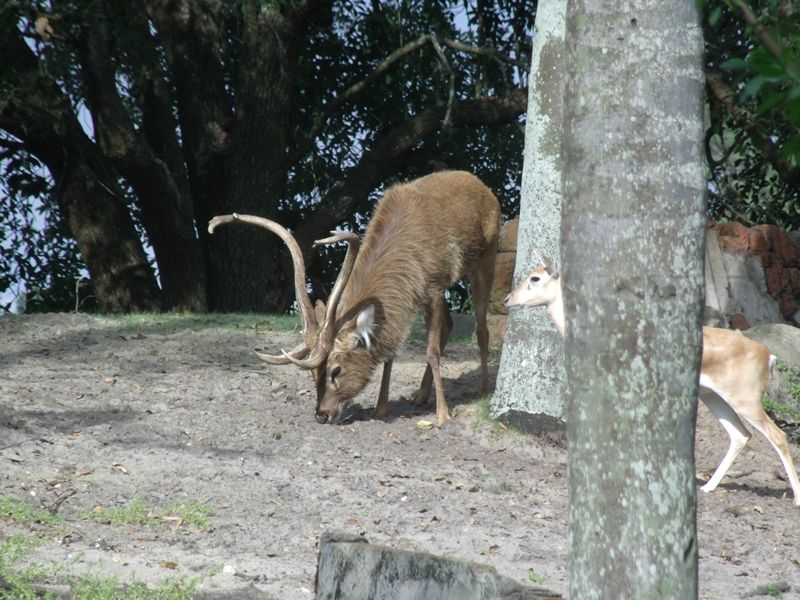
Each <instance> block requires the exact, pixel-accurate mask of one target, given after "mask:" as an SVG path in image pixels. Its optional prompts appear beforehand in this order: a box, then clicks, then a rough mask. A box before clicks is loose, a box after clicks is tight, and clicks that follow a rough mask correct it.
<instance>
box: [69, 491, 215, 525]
mask: <svg viewBox="0 0 800 600" xmlns="http://www.w3.org/2000/svg"><path fill="white" fill-rule="evenodd" d="M212 514H213V511H212V510H211V508H209V507H208V506H206V505H205V504H198V503H175V504H171V505H170V506H169V507H167V508H166V509H164V510H156V509H153V508H151V507H149V506H147V505H146V504H145V503H144V501H143V500H142V499H141V498H135V499H134V500H133V501H132V502H131V503H130V504H129V505H128V506H118V507H114V508H103V507H96V508H95V509H93V510H91V511H89V512H88V513H86V514H84V515H83V518H84V519H86V520H88V521H95V522H97V523H104V524H108V525H137V526H146V527H162V526H165V525H170V524H171V525H172V526H173V528H174V529H178V528H180V527H184V526H186V527H188V528H190V529H195V530H201V531H205V530H207V529H209V527H210V522H209V517H211V515H212Z"/></svg>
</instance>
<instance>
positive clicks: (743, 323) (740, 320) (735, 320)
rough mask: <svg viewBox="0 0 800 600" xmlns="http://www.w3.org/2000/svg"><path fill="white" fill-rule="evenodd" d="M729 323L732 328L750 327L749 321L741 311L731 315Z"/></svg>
mask: <svg viewBox="0 0 800 600" xmlns="http://www.w3.org/2000/svg"><path fill="white" fill-rule="evenodd" d="M730 323H731V327H733V328H734V329H750V323H748V322H747V319H746V318H745V316H744V315H743V314H742V313H737V314H735V315H731V319H730Z"/></svg>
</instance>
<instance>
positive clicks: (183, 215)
mask: <svg viewBox="0 0 800 600" xmlns="http://www.w3.org/2000/svg"><path fill="white" fill-rule="evenodd" d="M86 14H87V16H86V19H87V26H86V27H84V28H83V29H82V30H81V32H82V34H83V35H84V40H83V43H82V44H80V46H79V48H80V54H81V63H82V65H83V70H82V77H83V81H84V85H85V89H86V97H87V101H88V107H89V109H90V111H91V115H92V118H93V128H94V133H95V138H96V140H97V146H98V147H99V149H100V151H101V152H102V154H103V156H104V157H105V158H106V159H108V161H109V162H110V163H111V164H113V165H114V167H115V168H116V169H117V170H118V171H119V173H120V174H121V175H122V176H123V177H125V179H126V181H127V183H129V184H130V185H131V187H132V188H133V191H134V192H135V194H136V196H137V198H138V200H139V203H140V204H139V205H140V207H141V212H140V215H141V221H142V224H143V225H144V227H145V230H146V232H147V237H148V240H149V241H150V243H151V244H152V247H153V250H154V254H155V259H156V264H157V265H158V273H159V277H160V279H161V286H162V289H163V300H164V305H165V307H168V308H174V309H180V310H193V311H197V310H205V308H206V299H205V274H204V268H203V260H202V252H201V249H200V244H199V242H198V240H197V235H196V234H195V229H194V218H193V217H194V215H193V210H192V205H191V201H190V199H189V193H188V191H189V190H188V184H187V182H186V173H185V169H184V168H183V163H182V160H181V158H180V154H179V145H178V142H177V139H176V131H177V122H176V120H175V119H174V117H173V116H172V114H171V111H170V110H169V107H170V106H171V105H172V101H171V98H170V97H169V94H168V92H167V91H166V90H163V89H157V88H156V85H155V84H154V81H156V80H157V77H158V75H162V74H163V69H162V68H161V65H160V64H159V60H158V54H157V51H156V50H155V48H154V47H153V45H154V41H153V36H152V35H151V34H150V32H149V30H148V28H149V22H148V21H147V19H146V15H145V14H144V12H143V10H142V7H141V6H140V5H138V4H135V5H132V6H130V7H127V8H125V7H120V6H114V5H110V4H109V3H108V2H107V1H106V2H96V3H94V5H93V10H88V11H87V13H86ZM115 22H116V24H117V25H118V27H116V28H115ZM123 24H124V25H123ZM126 25H127V26H129V27H130V30H131V31H132V32H134V33H135V34H136V35H137V52H138V53H139V59H140V60H141V64H142V65H144V66H143V68H142V71H144V72H146V73H150V75H149V77H150V79H149V81H150V82H151V84H150V85H148V84H147V83H146V81H142V82H140V84H141V85H142V98H143V100H142V102H141V105H142V116H143V122H144V125H145V126H144V127H142V128H141V129H137V128H136V127H134V125H133V123H132V121H131V119H130V115H129V114H128V112H127V110H126V107H125V105H124V101H123V99H122V98H121V97H120V95H119V90H118V80H119V73H118V70H117V66H116V64H115V63H114V61H113V60H112V57H113V56H115V54H117V52H115V44H116V43H117V40H116V39H115V35H114V34H115V31H119V30H120V29H122V28H123V27H124V26H126ZM145 99H146V100H145Z"/></svg>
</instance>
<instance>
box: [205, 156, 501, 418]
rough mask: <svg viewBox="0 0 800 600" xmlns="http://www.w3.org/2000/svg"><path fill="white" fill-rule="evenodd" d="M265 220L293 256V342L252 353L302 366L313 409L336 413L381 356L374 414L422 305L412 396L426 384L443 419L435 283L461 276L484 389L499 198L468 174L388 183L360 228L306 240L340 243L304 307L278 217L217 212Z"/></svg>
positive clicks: (294, 247)
mask: <svg viewBox="0 0 800 600" xmlns="http://www.w3.org/2000/svg"><path fill="white" fill-rule="evenodd" d="M234 221H241V222H244V223H251V224H254V225H258V226H261V227H264V228H265V229H268V230H269V231H271V232H273V233H275V234H276V235H278V236H279V237H280V238H281V239H282V240H283V242H284V243H285V244H286V246H287V248H288V249H289V252H290V254H291V256H292V261H293V264H294V286H295V295H296V297H297V303H298V306H299V310H300V315H301V319H302V323H303V342H302V343H301V344H300V345H298V346H297V347H296V348H294V349H293V350H292V351H290V352H282V353H281V355H271V354H264V353H260V352H259V353H257V354H258V356H259V358H261V359H262V360H264V361H265V362H268V363H270V364H290V363H291V364H294V365H297V366H298V367H300V368H302V369H306V370H309V371H311V374H312V376H313V379H314V384H315V387H316V391H317V407H316V419H317V421H318V422H320V423H328V422H336V421H337V420H338V419H339V418H340V416H341V414H342V408H343V406H344V403H345V402H346V401H347V400H349V399H351V398H353V397H354V396H356V395H357V394H358V393H359V392H360V391H361V390H363V389H364V387H365V386H366V385H367V383H368V382H369V380H370V378H371V376H372V374H373V372H374V371H375V369H376V368H377V366H378V365H379V364H381V363H383V377H382V380H381V387H380V393H379V395H378V403H377V406H376V409H375V413H376V416H379V417H380V416H384V415H385V414H386V413H387V411H388V395H389V380H390V376H391V368H392V360H393V358H394V355H395V352H396V351H397V348H398V347H399V345H400V344H401V343H402V342H403V340H404V339H405V338H406V336H407V335H408V331H409V329H410V325H411V319H412V317H413V315H414V313H415V312H416V311H418V310H424V311H425V315H426V324H427V329H428V348H427V358H428V366H427V368H426V371H425V374H424V376H423V379H422V383H421V385H420V388H419V391H418V392H417V393H416V395H415V401H416V402H417V403H420V404H422V403H425V402H427V400H428V399H429V397H430V390H431V385H432V384H433V385H434V387H435V391H436V416H437V423H438V424H439V425H442V424H443V423H444V422H445V421H446V420H448V419H449V411H448V408H447V403H446V401H445V398H444V390H443V386H442V380H441V374H440V369H439V365H440V358H441V352H442V350H443V349H444V346H445V344H446V343H447V338H448V336H449V335H450V332H451V330H452V321H451V319H450V315H449V313H448V312H447V305H446V302H445V297H444V292H445V290H446V289H447V288H448V287H450V286H452V285H453V284H454V283H455V282H456V281H458V280H459V279H461V278H463V277H468V278H469V280H470V284H471V293H472V298H473V304H474V307H475V315H476V323H477V325H476V333H477V338H478V345H479V347H480V353H481V393H482V394H486V393H488V338H489V335H488V329H487V326H486V311H487V307H488V303H489V292H490V289H491V285H492V280H493V276H494V262H495V255H496V251H497V238H498V234H499V229H500V206H499V203H498V202H497V199H496V198H495V197H494V194H492V192H491V191H490V190H489V189H488V188H487V187H486V186H485V185H484V184H483V183H481V181H480V180H478V179H477V178H476V177H474V176H473V175H471V174H469V173H466V172H463V171H444V172H439V173H434V174H431V175H428V176H426V177H421V178H419V179H416V180H414V181H411V182H408V183H405V184H401V185H396V186H394V187H392V188H390V189H389V190H387V192H386V193H385V195H384V197H383V199H382V201H381V202H380V204H379V205H378V207H377V209H376V210H375V214H374V216H373V218H372V220H371V222H370V224H369V226H368V228H367V231H366V233H365V235H364V239H363V243H362V242H360V241H359V237H358V236H357V235H356V234H354V233H349V232H334V233H333V235H332V237H329V238H326V239H324V240H318V241H316V242H315V245H321V244H330V243H335V242H340V241H345V242H347V243H348V249H347V254H346V256H345V260H344V263H343V265H342V268H341V271H340V272H339V275H338V277H337V279H336V283H335V284H334V287H333V290H332V291H331V294H330V297H329V299H328V303H327V305H325V304H323V303H319V302H318V303H317V306H316V309H314V307H312V305H311V300H310V299H309V296H308V292H307V291H306V271H305V265H304V262H303V257H302V253H301V251H300V247H299V246H298V244H297V242H296V240H295V239H294V237H293V236H292V234H291V233H289V232H288V231H287V230H286V229H285V228H284V227H282V226H281V225H279V224H278V223H275V222H274V221H270V220H268V219H264V218H261V217H253V216H248V215H237V214H232V215H223V216H218V217H214V218H213V219H212V220H211V222H210V223H209V232H213V230H214V228H215V227H217V226H218V225H221V224H223V223H231V222H234Z"/></svg>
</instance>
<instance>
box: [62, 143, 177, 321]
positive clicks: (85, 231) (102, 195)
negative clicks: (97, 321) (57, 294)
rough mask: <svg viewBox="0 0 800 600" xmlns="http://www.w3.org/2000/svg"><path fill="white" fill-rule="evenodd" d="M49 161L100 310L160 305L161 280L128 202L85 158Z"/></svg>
mask: <svg viewBox="0 0 800 600" xmlns="http://www.w3.org/2000/svg"><path fill="white" fill-rule="evenodd" d="M48 166H49V168H50V172H51V173H52V174H53V177H54V179H55V180H56V187H57V188H58V190H59V191H58V193H57V197H58V201H59V205H60V207H61V211H62V214H64V215H65V217H66V220H67V224H68V226H69V230H70V231H71V232H72V234H73V235H74V237H75V241H76V242H77V244H78V248H79V249H80V252H81V255H82V256H83V259H84V261H85V262H86V267H87V269H88V270H89V274H90V276H91V281H92V286H93V288H94V294H95V296H96V298H97V302H98V305H99V307H100V310H101V311H102V312H104V313H127V312H132V311H154V310H159V309H160V308H161V301H160V298H159V290H158V286H157V285H156V281H155V278H154V277H153V271H152V269H151V268H150V265H149V264H148V262H147V257H146V256H145V254H144V252H143V251H142V245H141V242H140V241H139V238H138V236H137V235H136V231H135V229H134V227H133V223H132V222H131V218H130V215H129V214H128V207H127V206H125V204H124V203H123V202H121V201H120V200H119V198H118V197H115V195H114V194H112V193H111V192H110V191H109V187H108V186H107V185H104V184H103V183H102V182H101V181H100V180H99V178H98V176H97V174H96V173H94V172H92V170H91V169H90V168H89V166H88V165H87V164H86V163H84V162H83V161H82V159H80V158H77V157H74V160H71V161H67V163H66V165H65V168H64V169H63V170H62V169H60V168H59V167H56V166H53V165H52V164H51V165H48Z"/></svg>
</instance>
